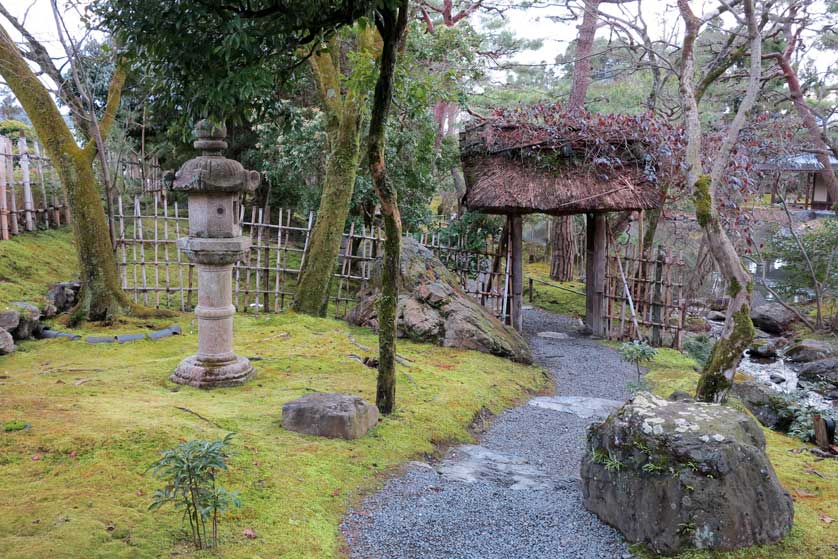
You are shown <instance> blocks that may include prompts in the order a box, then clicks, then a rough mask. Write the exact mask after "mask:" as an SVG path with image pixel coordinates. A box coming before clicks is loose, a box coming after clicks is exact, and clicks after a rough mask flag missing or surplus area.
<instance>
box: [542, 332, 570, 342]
mask: <svg viewBox="0 0 838 559" xmlns="http://www.w3.org/2000/svg"><path fill="white" fill-rule="evenodd" d="M538 337H539V338H547V339H548V340H566V339H568V338H569V337H570V336H568V335H567V334H565V333H564V332H539V333H538Z"/></svg>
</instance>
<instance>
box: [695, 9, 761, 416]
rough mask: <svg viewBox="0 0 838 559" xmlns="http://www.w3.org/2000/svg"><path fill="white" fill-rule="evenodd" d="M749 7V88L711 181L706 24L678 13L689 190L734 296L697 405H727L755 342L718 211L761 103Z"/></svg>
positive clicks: (743, 278)
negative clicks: (701, 78)
mask: <svg viewBox="0 0 838 559" xmlns="http://www.w3.org/2000/svg"><path fill="white" fill-rule="evenodd" d="M743 5H744V11H745V18H746V20H747V22H748V33H749V36H750V41H751V53H750V54H751V67H750V75H749V80H748V88H747V90H746V92H745V96H744V97H743V99H742V102H741V103H740V105H739V109H738V110H737V112H736V116H735V117H734V119H733V121H732V122H731V123H730V126H729V127H728V131H727V134H726V135H725V138H724V139H723V141H722V144H721V146H720V147H719V149H718V150H717V152H716V153H715V155H714V158H713V168H712V170H711V172H710V174H709V175H708V174H705V173H704V171H703V167H702V162H701V124H700V121H699V114H698V104H697V102H696V98H695V86H694V84H693V77H694V73H695V51H694V47H695V41H696V38H697V36H698V32H699V30H700V28H701V25H702V24H703V21H702V20H701V19H700V18H698V17H697V16H695V14H693V12H692V10H691V8H690V5H689V1H688V0H678V8H679V10H680V12H681V17H683V19H684V22H685V25H686V30H685V34H684V44H683V48H682V51H681V64H682V66H681V85H680V93H681V101H682V103H683V105H684V121H685V122H684V125H685V135H686V138H687V146H686V150H685V153H686V155H685V158H686V166H687V186H688V187H691V188H692V189H693V191H694V194H695V207H696V218H697V220H698V223H699V225H700V226H701V228H702V231H703V232H704V239H705V241H706V243H707V247H708V249H709V251H710V254H712V255H713V259H714V260H715V261H716V265H717V266H718V268H719V271H720V272H721V273H722V276H723V277H724V278H725V280H726V281H727V283H728V286H729V295H730V303H729V304H728V308H727V317H726V320H725V325H724V328H723V330H722V333H721V335H720V336H719V340H718V341H717V342H716V345H715V346H714V348H713V352H712V354H711V355H710V358H709V359H708V361H707V364H706V365H705V366H704V369H703V370H702V371H701V378H700V379H699V382H698V387H697V389H696V397H697V399H699V400H701V401H704V402H721V401H724V400H725V398H726V397H727V394H728V392H729V391H730V387H731V386H732V385H733V377H734V374H735V373H736V367H737V366H738V365H739V362H740V361H741V359H742V353H743V352H744V351H745V349H747V347H748V345H749V344H750V342H751V340H752V339H753V336H754V325H753V323H752V322H751V316H750V301H751V291H752V286H753V283H752V280H751V277H750V275H749V274H748V273H747V272H746V271H745V268H744V267H743V266H742V262H741V260H740V259H739V255H738V254H737V253H736V250H735V248H734V246H733V243H732V242H731V240H730V238H729V237H728V236H727V233H726V232H725V230H724V228H723V227H722V225H721V221H720V220H719V215H718V212H717V211H716V187H717V185H718V184H719V183H720V182H721V180H722V177H723V175H724V173H725V171H726V169H727V165H728V162H729V159H730V154H731V151H732V150H733V147H734V146H735V144H736V142H737V141H738V138H739V131H740V130H741V129H742V127H743V125H744V124H745V119H746V117H747V114H748V112H749V111H750V109H751V107H753V105H754V103H755V101H756V97H757V94H758V93H759V86H760V77H761V70H762V68H761V46H762V37H761V35H760V32H759V29H758V27H757V23H756V17H755V15H754V7H753V0H744V1H743Z"/></svg>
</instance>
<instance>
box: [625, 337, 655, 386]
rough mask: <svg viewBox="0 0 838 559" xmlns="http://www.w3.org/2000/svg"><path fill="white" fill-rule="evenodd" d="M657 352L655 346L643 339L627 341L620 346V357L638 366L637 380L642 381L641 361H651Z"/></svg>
mask: <svg viewBox="0 0 838 559" xmlns="http://www.w3.org/2000/svg"><path fill="white" fill-rule="evenodd" d="M657 353H658V352H657V351H656V350H655V348H653V347H652V346H650V345H649V344H647V343H646V342H644V341H641V340H634V341H633V342H626V343H624V344H622V345H621V346H620V357H622V358H623V360H624V361H628V362H629V363H634V366H635V367H637V382H640V363H647V362H649V361H651V360H652V359H654V358H655V355H657Z"/></svg>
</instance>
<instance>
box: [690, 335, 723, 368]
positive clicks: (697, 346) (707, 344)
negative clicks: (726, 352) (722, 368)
mask: <svg viewBox="0 0 838 559" xmlns="http://www.w3.org/2000/svg"><path fill="white" fill-rule="evenodd" d="M715 344H716V342H715V341H713V340H712V339H711V338H710V337H708V336H705V335H704V334H700V335H698V336H690V337H688V338H687V339H686V340H684V352H685V353H686V354H687V355H689V356H690V357H692V358H693V359H695V360H696V361H698V364H699V365H701V366H702V367H703V366H704V365H705V364H706V363H707V360H708V359H710V354H711V353H713V346H714V345H715Z"/></svg>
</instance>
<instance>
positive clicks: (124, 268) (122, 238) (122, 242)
mask: <svg viewBox="0 0 838 559" xmlns="http://www.w3.org/2000/svg"><path fill="white" fill-rule="evenodd" d="M116 202H117V208H118V210H119V246H120V251H121V252H122V269H121V270H120V274H119V275H120V276H121V277H122V290H123V291H126V290H127V289H128V255H127V254H126V249H125V208H124V206H123V204H122V196H121V195H120V196H117V199H116Z"/></svg>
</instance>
